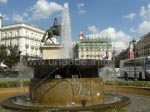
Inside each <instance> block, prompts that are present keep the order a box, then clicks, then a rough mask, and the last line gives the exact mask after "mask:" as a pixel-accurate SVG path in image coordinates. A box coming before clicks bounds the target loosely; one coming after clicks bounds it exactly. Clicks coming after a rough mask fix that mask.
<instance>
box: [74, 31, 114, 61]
mask: <svg viewBox="0 0 150 112" xmlns="http://www.w3.org/2000/svg"><path fill="white" fill-rule="evenodd" d="M91 37H92V38H91ZM95 37H96V38H95ZM79 38H80V41H79V42H77V44H76V52H77V58H79V59H98V60H102V59H108V60H111V59H112V45H111V41H110V39H109V38H107V37H102V38H100V37H98V35H94V34H92V36H91V35H88V36H85V35H84V34H83V32H82V31H80V35H79Z"/></svg>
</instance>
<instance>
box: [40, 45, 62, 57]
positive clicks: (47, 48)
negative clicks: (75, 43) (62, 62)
mask: <svg viewBox="0 0 150 112" xmlns="http://www.w3.org/2000/svg"><path fill="white" fill-rule="evenodd" d="M41 51H42V59H62V54H63V49H62V46H61V45H60V44H48V45H46V44H45V45H43V46H42V47H41Z"/></svg>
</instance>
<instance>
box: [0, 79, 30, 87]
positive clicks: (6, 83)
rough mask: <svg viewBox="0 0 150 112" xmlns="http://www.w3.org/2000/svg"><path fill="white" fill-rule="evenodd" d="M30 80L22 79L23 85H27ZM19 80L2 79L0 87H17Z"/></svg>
mask: <svg viewBox="0 0 150 112" xmlns="http://www.w3.org/2000/svg"><path fill="white" fill-rule="evenodd" d="M29 83H30V81H24V82H23V86H29ZM19 86H20V82H19V81H3V82H0V88H15V87H19Z"/></svg>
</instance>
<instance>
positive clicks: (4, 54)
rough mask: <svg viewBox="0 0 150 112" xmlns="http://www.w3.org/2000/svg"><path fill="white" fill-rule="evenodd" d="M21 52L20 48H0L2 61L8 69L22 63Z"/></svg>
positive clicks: (0, 59) (2, 46)
mask: <svg viewBox="0 0 150 112" xmlns="http://www.w3.org/2000/svg"><path fill="white" fill-rule="evenodd" d="M20 53H21V52H20V51H19V50H18V46H14V47H11V46H9V47H5V46H4V45H1V46H0V61H1V62H3V63H5V64H6V65H7V66H8V67H10V68H11V67H12V66H13V65H15V64H16V63H18V62H19V61H20Z"/></svg>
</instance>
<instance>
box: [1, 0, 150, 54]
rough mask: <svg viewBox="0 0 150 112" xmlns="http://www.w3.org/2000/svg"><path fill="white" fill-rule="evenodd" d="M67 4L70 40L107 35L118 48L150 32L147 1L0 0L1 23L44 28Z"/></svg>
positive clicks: (149, 4) (50, 23) (59, 16)
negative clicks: (21, 23) (94, 35)
mask: <svg viewBox="0 0 150 112" xmlns="http://www.w3.org/2000/svg"><path fill="white" fill-rule="evenodd" d="M65 2H68V4H69V12H70V18H71V29H72V38H73V40H78V34H79V31H80V30H83V31H84V33H85V34H92V33H94V34H100V35H102V34H107V35H108V36H110V37H111V39H112V44H113V45H114V46H115V48H116V49H117V50H118V51H121V50H122V49H125V48H126V47H127V46H128V44H129V41H131V40H132V39H133V38H135V39H139V38H140V37H141V36H142V35H144V34H146V33H147V32H149V31H150V0H0V13H2V15H3V23H2V24H3V25H9V24H14V23H18V22H24V23H27V24H33V25H35V26H37V27H39V28H42V29H47V28H48V27H49V26H51V25H52V23H53V19H54V18H55V17H57V18H58V21H59V23H61V15H62V14H61V13H62V7H63V4H64V3H65Z"/></svg>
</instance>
